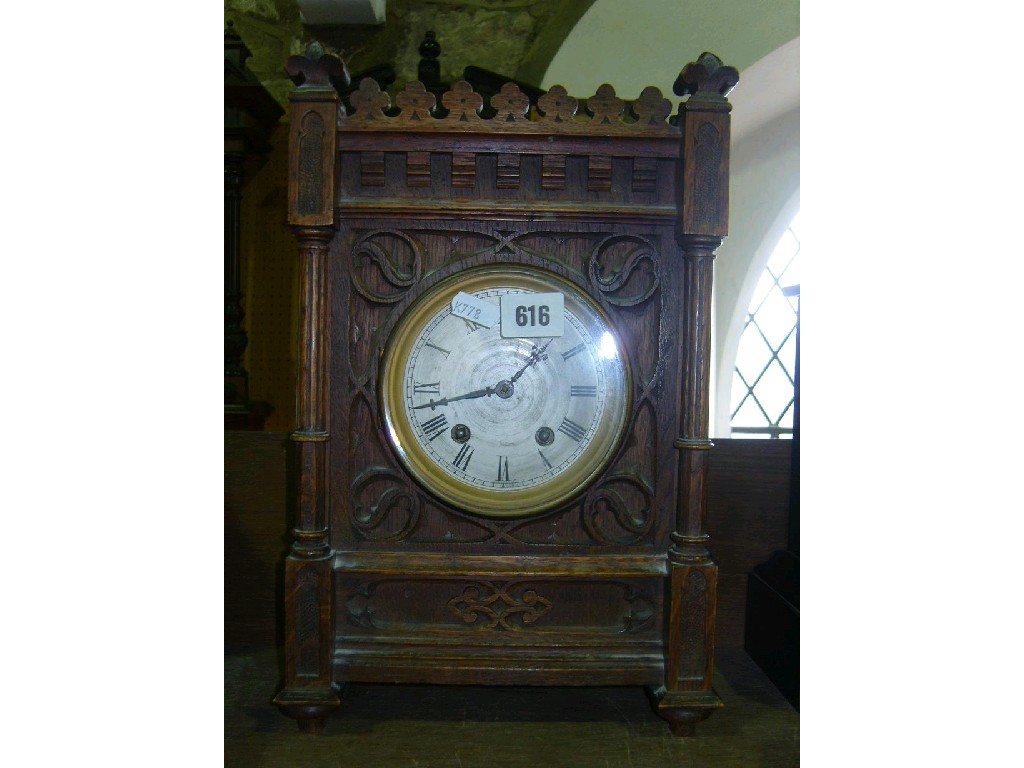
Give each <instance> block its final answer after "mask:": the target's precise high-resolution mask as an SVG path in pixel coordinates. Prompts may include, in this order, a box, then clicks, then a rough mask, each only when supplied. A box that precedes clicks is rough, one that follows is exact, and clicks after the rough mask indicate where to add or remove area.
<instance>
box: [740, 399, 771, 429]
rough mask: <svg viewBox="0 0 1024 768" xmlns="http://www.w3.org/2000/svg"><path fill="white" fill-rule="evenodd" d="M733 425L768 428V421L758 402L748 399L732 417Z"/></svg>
mask: <svg viewBox="0 0 1024 768" xmlns="http://www.w3.org/2000/svg"><path fill="white" fill-rule="evenodd" d="M732 425H733V426H734V427H766V426H768V420H767V419H765V417H764V413H762V411H761V409H760V408H759V407H758V405H757V401H756V400H755V399H754V398H752V397H748V398H747V399H746V400H744V401H743V405H741V406H740V408H739V410H738V411H737V412H736V414H735V415H734V416H733V417H732Z"/></svg>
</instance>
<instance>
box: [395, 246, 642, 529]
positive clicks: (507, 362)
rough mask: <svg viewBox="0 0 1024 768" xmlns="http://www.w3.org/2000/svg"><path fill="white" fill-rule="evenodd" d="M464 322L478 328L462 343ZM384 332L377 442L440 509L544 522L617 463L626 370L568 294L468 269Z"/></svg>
mask: <svg viewBox="0 0 1024 768" xmlns="http://www.w3.org/2000/svg"><path fill="white" fill-rule="evenodd" d="M523 308H525V309H523ZM465 312H473V313H474V317H479V318H481V321H480V322H475V324H474V328H473V331H472V332H471V333H467V331H466V326H467V324H466V318H465V317H464V316H462V315H463V314H465ZM488 318H489V319H488ZM509 318H512V320H511V321H510V320H509ZM533 319H536V322H535V323H534V322H532V320H533ZM520 320H522V322H520ZM502 323H505V325H504V326H503V325H502ZM393 328H394V330H393V332H392V336H391V339H390V340H389V342H388V344H387V345H386V346H385V349H384V352H383V354H382V358H381V365H380V371H381V373H380V379H381V387H382V390H381V403H382V406H383V411H384V420H385V424H386V427H387V430H386V434H387V436H388V440H389V442H390V443H391V445H392V446H393V448H394V453H395V456H396V457H397V459H398V460H399V462H400V463H401V464H402V465H403V466H404V468H405V469H406V470H407V472H408V474H409V475H410V476H411V477H412V479H414V480H415V481H416V482H418V483H419V484H420V485H421V486H422V487H423V488H424V490H425V491H427V492H428V493H430V494H433V495H434V496H436V497H438V499H439V500H440V501H441V502H444V503H447V504H450V505H452V506H456V507H459V508H461V509H463V510H465V511H468V512H470V513H473V514H478V515H487V516H492V517H514V516H515V517H518V516H523V515H527V514H532V513H536V512H540V511H542V510H546V509H551V508H552V507H555V506H557V505H559V504H561V503H564V502H567V501H568V500H569V499H570V498H571V497H573V496H574V495H578V494H580V493H582V492H583V491H585V489H586V484H587V483H588V482H593V481H595V478H598V477H599V476H600V470H601V469H602V468H603V467H604V466H605V465H606V464H607V463H608V462H609V460H610V459H611V457H612V456H613V455H614V451H615V448H616V446H617V445H618V443H619V441H621V439H622V436H623V433H624V431H625V425H626V423H627V422H628V418H629V408H630V392H629V380H630V379H629V375H628V373H629V372H628V369H627V364H626V358H625V356H624V355H623V354H622V353H621V350H620V348H619V347H618V342H617V337H616V336H615V333H614V327H613V326H612V324H611V322H610V321H609V320H608V319H607V317H606V316H605V315H604V314H603V312H602V311H601V310H600V309H599V307H598V305H597V304H596V303H595V302H594V301H592V300H590V299H589V298H588V297H587V295H586V294H585V293H584V292H583V291H581V290H580V289H578V288H577V287H576V286H575V284H574V283H570V282H568V281H565V280H563V279H561V278H558V277H556V276H554V275H553V274H552V273H548V272H544V271H542V270H537V269H533V268H528V267H524V266H514V265H512V266H510V265H503V266H488V267H476V268H473V269H469V270H465V272H460V273H457V274H456V275H454V276H453V277H451V278H449V279H447V280H442V281H441V282H439V283H438V284H437V285H435V286H434V287H432V288H430V289H428V290H427V291H425V292H424V293H423V294H422V295H421V297H420V298H419V299H417V300H414V301H413V302H412V303H411V304H410V305H409V308H408V309H406V310H405V311H404V313H403V314H402V316H401V317H400V318H399V320H398V321H397V322H396V323H395V324H394V326H393ZM545 332H550V333H552V334H553V335H549V336H543V335H540V334H543V333H545Z"/></svg>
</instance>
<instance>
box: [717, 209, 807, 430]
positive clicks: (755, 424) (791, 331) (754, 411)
mask: <svg viewBox="0 0 1024 768" xmlns="http://www.w3.org/2000/svg"><path fill="white" fill-rule="evenodd" d="M799 219H800V214H799V213H797V215H796V216H794V217H793V220H792V221H791V222H790V225H789V228H788V229H787V230H786V232H785V233H784V234H783V235H782V237H781V238H780V240H779V243H778V245H776V246H775V250H774V251H773V252H772V255H771V257H769V259H768V264H767V265H766V266H765V269H764V272H763V273H762V274H761V278H760V280H759V281H758V283H757V287H756V288H755V289H754V295H753V298H752V299H751V301H750V305H749V306H748V308H747V320H746V324H745V325H744V328H743V334H742V335H741V336H740V342H739V348H738V350H737V352H736V368H735V371H734V373H733V383H732V397H731V403H732V406H731V407H732V412H731V419H730V428H731V431H732V433H733V434H734V435H735V436H738V437H768V438H779V437H792V436H793V392H794V389H793V378H794V375H795V373H796V369H795V364H796V323H797V310H798V304H799V300H800V276H799V272H798V267H799V261H800V234H799V232H800V224H799Z"/></svg>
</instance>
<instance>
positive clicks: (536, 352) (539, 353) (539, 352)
mask: <svg viewBox="0 0 1024 768" xmlns="http://www.w3.org/2000/svg"><path fill="white" fill-rule="evenodd" d="M552 341H554V339H548V341H547V344H545V345H544V346H543V347H540V348H539V349H538V348H537V347H534V348H533V351H532V352H531V353H530V359H529V360H527V361H526V365H524V366H523V367H522V368H520V369H519V370H518V371H516V372H515V374H514V375H513V376H512V378H511V379H509V381H511V382H512V383H513V384H515V383H516V382H517V381H519V377H520V376H522V375H523V374H524V373H526V369H527V368H529V367H530V366H531V365H536V364H537V362H538V361H539V360H544V359H546V358H547V355H545V354H544V352H545V351H547V348H548V347H549V346H551V342H552Z"/></svg>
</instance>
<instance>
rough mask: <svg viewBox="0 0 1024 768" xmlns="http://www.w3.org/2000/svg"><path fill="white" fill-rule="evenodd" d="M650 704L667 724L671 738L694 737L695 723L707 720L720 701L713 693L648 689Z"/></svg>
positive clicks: (662, 688) (720, 703) (719, 704)
mask: <svg viewBox="0 0 1024 768" xmlns="http://www.w3.org/2000/svg"><path fill="white" fill-rule="evenodd" d="M647 693H648V695H649V696H650V697H651V704H652V705H653V706H654V711H655V712H656V713H657V714H658V716H659V717H661V718H663V719H664V720H666V721H667V722H668V727H669V730H671V731H672V735H673V736H694V735H695V733H696V725H697V723H699V722H701V721H703V720H707V719H708V718H709V717H711V715H712V713H713V712H714V711H715V710H716V709H721V708H722V700H721V699H720V698H718V695H717V694H716V693H715V692H714V691H667V690H665V688H664V686H663V687H661V688H656V689H652V688H648V689H647Z"/></svg>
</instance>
